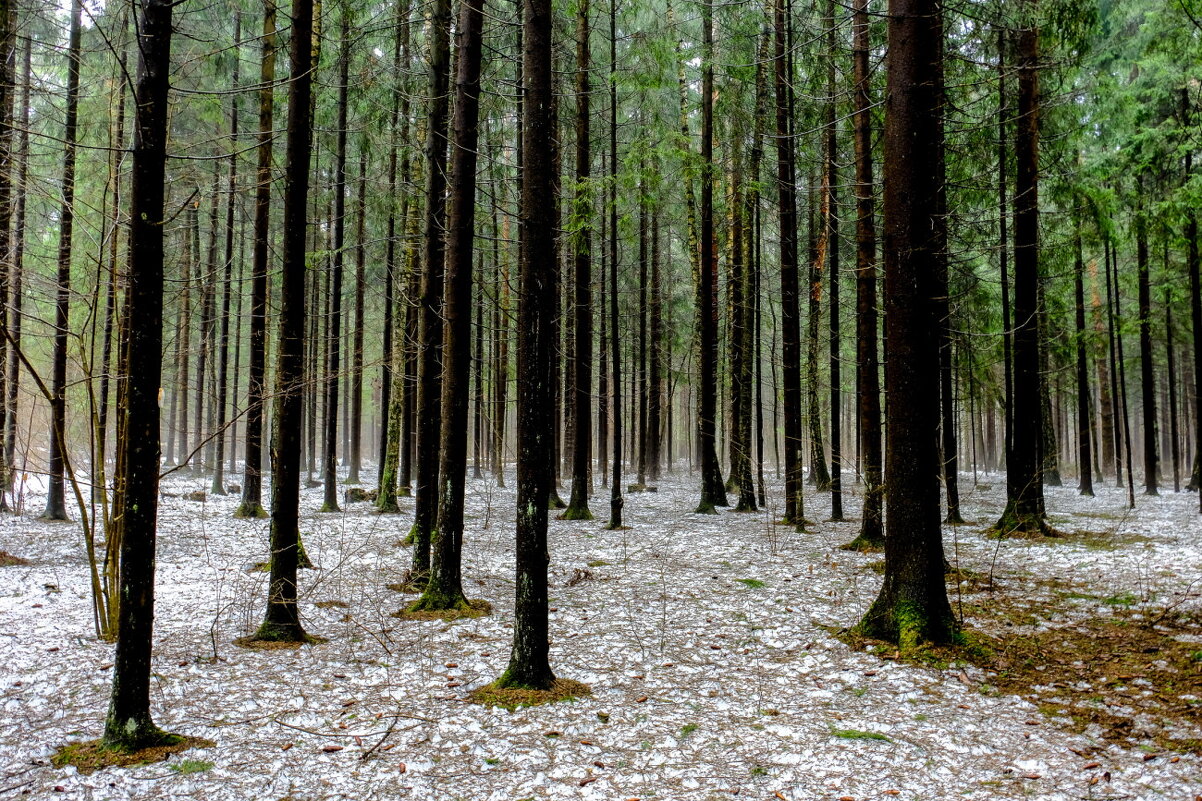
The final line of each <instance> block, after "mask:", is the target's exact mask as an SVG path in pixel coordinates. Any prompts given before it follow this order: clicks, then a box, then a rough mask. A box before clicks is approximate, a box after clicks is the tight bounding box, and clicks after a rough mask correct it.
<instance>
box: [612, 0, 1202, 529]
mask: <svg viewBox="0 0 1202 801" xmlns="http://www.w3.org/2000/svg"><path fill="white" fill-rule="evenodd" d="M617 8H618V4H617V0H610V3H609V231H608V233H609V240H608V243H607V244H608V245H609V336H610V357H611V358H612V360H613V376H612V380H611V381H610V384H611V386H612V387H613V415H614V426H613V451H614V452H613V458H614V462H613V472H612V475H611V476H610V483H609V523H608V525H607V528H609V529H610V530H613V531H616V530H620V529H622V528H623V526H622V505H623V503H624V501H623V499H622V343H621V339H620V337H619V336H618V189H617V184H618V81H617V75H618V22H617V20H618V10H617ZM668 13H669V15H671V6H669V7H668ZM682 91H683V90H682ZM686 133H687V128H686ZM1199 494H1202V493H1199Z"/></svg>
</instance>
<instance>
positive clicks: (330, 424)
mask: <svg viewBox="0 0 1202 801" xmlns="http://www.w3.org/2000/svg"><path fill="white" fill-rule="evenodd" d="M350 13H351V12H350V10H349V9H348V7H347V5H346V4H345V3H344V4H343V5H342V14H341V21H340V28H341V34H340V37H339V40H340V45H339V48H338V122H337V125H338V141H337V145H336V148H337V150H336V151H335V153H334V226H333V227H334V259H333V265H332V269H331V272H330V295H329V308H330V312H329V315H328V316H327V317H326V342H327V343H329V344H328V345H327V347H328V351H327V354H326V359H325V367H326V381H325V391H326V402H325V408H324V409H323V412H324V416H325V429H324V434H325V446H324V447H323V448H322V459H323V464H322V487H323V498H322V503H321V509H320V511H322V512H337V511H339V508H338V458H337V453H338V383H339V378H340V374H339V373H340V370H341V369H342V272H343V258H344V256H345V251H346V134H347V131H346V116H347V91H348V89H349V84H350V63H351V53H350V48H351V21H350Z"/></svg>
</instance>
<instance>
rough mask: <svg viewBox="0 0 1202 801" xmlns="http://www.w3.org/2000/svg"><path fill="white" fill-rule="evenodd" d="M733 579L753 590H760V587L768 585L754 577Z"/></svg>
mask: <svg viewBox="0 0 1202 801" xmlns="http://www.w3.org/2000/svg"><path fill="white" fill-rule="evenodd" d="M735 580H736V581H738V582H739V583H740V584H742V585H743V586H745V587H748V588H749V589H753V590H762V589H764V587H767V586H768V585H767V584H765V583H764V582H762V581H760V580H759V579H754V578H741V579H735Z"/></svg>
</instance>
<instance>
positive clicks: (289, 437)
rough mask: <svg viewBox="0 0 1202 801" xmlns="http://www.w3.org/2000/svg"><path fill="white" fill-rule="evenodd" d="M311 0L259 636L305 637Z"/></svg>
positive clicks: (295, 96) (292, 104) (295, 99)
mask: <svg viewBox="0 0 1202 801" xmlns="http://www.w3.org/2000/svg"><path fill="white" fill-rule="evenodd" d="M312 51H313V0H293V3H292V53H291V60H292V61H291V70H292V74H291V76H290V82H289V84H288V123H287V125H288V128H287V146H286V152H285V156H284V219H283V223H284V228H283V230H284V241H283V253H282V262H283V268H282V270H281V274H280V305H279V320H280V333H279V340H278V344H277V352H276V377H275V399H274V405H273V408H272V421H271V424H272V425H271V427H272V443H271V578H270V584H269V589H268V597H267V614H266V616H265V617H264V620H263V623H262V625H260V626H259V630H258V631H257V632H256V634H255V638H256V639H259V640H267V641H290V642H297V641H307V640H308V639H309V637H308V635H307V634H305V631H304V629H303V628H301V623H300V615H299V613H298V609H297V606H296V569H297V562H298V557H299V555H300V528H299V514H300V461H301V458H300V457H301V396H302V393H303V392H304V389H305V382H306V375H305V370H304V364H303V361H302V355H303V346H304V339H305V312H306V309H305V272H306V265H305V233H306V230H307V228H308V226H307V220H306V212H307V208H306V203H307V200H308V196H309V156H310V154H311V146H312V134H313V131H312V124H311V123H312V118H311V116H310V115H311V105H310V99H311V97H312V92H313V72H314V70H313V67H314V66H315V65H314V64H313V63H312V62H313V58H312V55H313V52H312Z"/></svg>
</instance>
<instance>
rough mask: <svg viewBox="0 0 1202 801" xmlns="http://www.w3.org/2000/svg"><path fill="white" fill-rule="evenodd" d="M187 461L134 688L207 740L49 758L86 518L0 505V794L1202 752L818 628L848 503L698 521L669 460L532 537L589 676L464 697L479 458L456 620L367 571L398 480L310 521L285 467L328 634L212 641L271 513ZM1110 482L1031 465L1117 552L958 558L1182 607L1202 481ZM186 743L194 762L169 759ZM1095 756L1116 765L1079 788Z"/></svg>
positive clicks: (833, 612)
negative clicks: (833, 517)
mask: <svg viewBox="0 0 1202 801" xmlns="http://www.w3.org/2000/svg"><path fill="white" fill-rule="evenodd" d="M366 474H367V475H372V474H374V471H368V472H367V473H366ZM986 482H988V483H986ZM207 484H208V481H207V480H204V479H201V478H198V477H185V476H180V475H179V474H175V475H173V476H171V477H170V478H169V479H168V480H167V481H165V483H164V487H163V490H164V493H167V494H166V495H165V497H164V498H163V506H162V512H161V527H160V536H159V551H158V553H159V557H158V606H157V617H156V625H155V640H156V642H155V663H154V669H155V678H154V682H153V685H152V686H153V696H152V707H153V713H154V715H155V719H156V722H157V723H158V724H159V725H160V726H162V727H163V728H165V729H167V730H170V731H175V732H179V733H185V734H191V735H195V736H199V737H205V738H208V739H211V740H214V741H216V743H217V747H216V748H214V749H208V750H196V751H190V752H187V753H185V754H180V755H176V756H174V757H172V759H171V760H170V761H169V762H167V763H160V764H155V765H148V766H144V767H140V768H133V769H112V768H110V769H106V770H103V771H100V772H97V773H95V774H92V775H90V776H82V775H78V774H76V773H75V770H74V769H73V768H68V769H64V770H60V769H55V768H53V767H51V766H50V765H49V758H50V756H51V755H52V754H53V753H54V751H55V749H56V748H57V747H58V746H60V745H62V744H63V743H65V742H68V741H75V740H84V739H91V738H95V737H97V736H99V734H100V731H101V724H102V719H103V715H104V711H105V708H106V703H107V693H108V690H109V682H110V672H109V671H110V668H111V661H112V647H111V646H110V645H108V644H106V643H103V642H100V641H98V640H97V639H96V638H95V636H94V634H93V629H92V621H91V611H90V603H89V599H88V584H87V580H86V575H87V574H86V570H85V566H86V562H85V557H84V550H83V545H82V537H81V534H80V531H79V527H78V526H77V525H75V524H53V523H45V522H41V521H39V520H37V519H36V518H35V517H34V516H33V515H32V514H27V515H26V516H23V517H9V516H5V517H3V518H0V549H3V550H7V551H10V552H11V553H14V554H16V555H19V556H22V557H24V558H26V559H29V560H31V561H32V562H33V564H32V565H30V566H24V567H5V568H0V798H9V797H13V798H19V797H64V798H86V799H152V798H153V799H158V798H171V799H185V798H203V799H206V800H208V799H211V800H212V801H217V800H218V799H231V800H235V801H243V800H244V799H271V800H272V801H274V799H280V798H285V797H287V798H294V799H305V800H306V801H308V800H310V799H341V798H345V799H388V798H402V799H448V800H449V799H465V800H466V801H486V799H487V800H491V799H498V800H499V799H506V800H507V801H513V800H515V799H524V798H530V799H544V798H548V799H635V798H638V799H651V798H659V799H719V798H733V797H736V796H737V797H740V798H757V799H773V798H781V799H785V800H786V801H802V800H803V799H840V798H844V799H846V798H851V799H857V800H858V799H871V798H881V797H884V798H888V797H896V798H901V799H919V798H922V799H947V798H959V797H964V798H980V799H993V798H1041V799H1078V798H1092V799H1102V798H1116V799H1117V798H1125V799H1132V798H1135V799H1152V798H1168V799H1186V800H1187V801H1188V799H1192V798H1194V797H1195V795H1198V794H1202V760H1200V759H1199V758H1198V757H1197V756H1195V755H1189V754H1183V755H1181V756H1180V759H1179V760H1178V761H1177V762H1171V761H1170V760H1168V759H1165V758H1161V759H1156V760H1152V761H1145V760H1144V758H1143V756H1144V754H1143V752H1142V751H1141V750H1140V749H1139V748H1137V747H1132V748H1121V747H1119V746H1117V745H1113V744H1109V745H1108V744H1106V743H1102V742H1099V741H1092V740H1090V739H1088V738H1086V737H1084V736H1078V735H1073V734H1071V733H1069V732H1067V731H1065V730H1064V729H1062V728H1060V727H1058V726H1057V725H1056V724H1055V723H1053V722H1052V721H1049V720H1047V719H1045V718H1043V717H1042V716H1041V715H1040V714H1039V712H1038V711H1037V709H1036V708H1035V707H1034V706H1033V705H1032V704H1031V703H1028V702H1027V701H1024V700H1023V699H1021V698H1018V697H1016V696H1010V695H996V694H995V693H985V692H982V691H981V686H980V678H981V677H980V676H979V675H977V674H979V673H980V671H976V670H975V669H973V668H969V669H968V670H967V671H963V670H961V669H959V668H953V669H949V670H938V669H936V668H932V667H921V666H913V665H904V664H898V663H895V662H891V661H883V660H880V659H878V658H877V657H876V656H874V655H872V654H871V653H865V652H863V651H855V650H852V649H851V648H849V647H848V646H846V645H844V644H843V643H842V642H840V641H838V640H836V639H834V638H833V637H832V636H831V635H830V634H829V633H828V629H827V628H824V627H829V626H836V627H841V626H848V625H851V624H853V623H855V622H856V620H857V619H858V617H859V616H860V615H861V614H862V613H863V612H864V610H865V609H866V608H867V606H868V604H869V603H870V602H871V600H872V598H873V597H874V595H875V593H876V591H877V589H878V587H879V582H880V577H879V575H877V573H875V572H873V571H872V570H868V569H866V566H867V565H868V564H870V563H871V562H873V561H875V560H878V559H879V558H880V557H879V555H860V554H851V553H847V552H844V551H841V550H839V549H838V546H839V545H841V544H842V543H844V542H847V541H849V540H850V539H852V537H853V536H854V534H855V530H856V527H857V524H856V523H855V522H849V523H837V524H836V523H819V524H818V525H816V526H815V527H814V529H813V531H812V532H810V533H806V534H797V533H795V532H793V531H792V530H791V529H790V528H787V527H780V526H775V525H774V524H773V520H774V519H775V518H777V517H779V514H780V509H779V507H778V506H773V507H772V508H770V509H769V510H767V511H766V512H761V513H757V514H746V515H740V514H735V513H733V512H729V511H725V512H723V513H722V514H720V515H718V516H703V515H696V514H693V513H692V509H693V508H694V506H695V505H696V500H697V479H696V478H695V477H693V478H689V477H687V476H682V477H675V478H668V479H665V480H662V481H660V482H659V492H657V493H647V494H641V495H628V496H627V497H626V507H625V514H626V522H627V523H628V524H629V525H630V529H629V530H628V531H622V532H610V531H606V530H604V518H605V517H606V516H607V515H608V491H607V490H604V491H603V490H600V489H598V494H597V495H596V496H595V497H594V499H593V501H592V510H593V512H594V514H596V515H597V516H598V518H599V520H597V521H594V522H588V523H580V522H564V521H553V522H552V523H551V534H550V543H551V555H552V566H551V583H552V590H551V597H552V607H553V610H554V611H553V613H552V618H551V631H552V638H553V641H552V660H553V661H552V664H553V667H554V669H555V670H556V671H557V673H558V674H559V675H560V676H562V677H564V678H571V679H576V680H579V681H583V682H585V683H587V684H588V685H590V686H591V687H592V689H593V696H592V697H589V698H582V699H579V700H576V701H573V702H566V703H560V704H554V705H549V706H544V707H537V708H527V709H519V710H516V711H513V712H507V711H504V710H498V709H491V708H485V707H481V706H477V705H475V704H472V703H468V702H467V701H466V698H467V694H468V692H469V691H470V690H471V689H472V688H474V687H477V686H479V685H481V684H484V683H487V682H489V681H491V680H492V679H494V678H496V677H497V676H498V675H499V674H500V673H501V671H502V670H503V669H504V667H505V664H506V662H507V660H508V656H509V645H510V638H511V634H512V610H513V599H512V592H513V586H512V570H513V530H512V519H513V504H514V498H513V491H512V489H508V490H503V489H497V488H495V487H494V486H493V482H492V480H491V479H488V478H485V479H481V480H472V481H469V485H468V492H469V505H470V509H469V515H468V521H467V526H468V528H467V531H466V533H465V537H464V542H465V560H464V582H465V587H466V588H467V591H468V594H469V596H470V597H473V598H475V597H479V598H484V599H487V600H489V601H491V602H492V603H493V604H494V607H495V614H494V615H493V616H491V617H487V618H482V619H476V620H463V621H458V622H454V623H441V622H402V621H399V620H397V619H395V618H392V617H390V616H389V614H390V613H391V612H394V611H396V610H398V609H400V608H401V607H402V605H403V604H405V603H406V602H407V601H408V600H409V599H410V598H411V597H412V596H406V595H401V594H398V593H396V592H393V591H391V590H388V589H387V588H386V587H385V585H386V584H388V583H391V582H395V581H397V580H398V579H399V577H400V576H401V574H402V572H403V571H404V569H405V567H406V566H407V564H408V560H409V551H408V550H407V549H404V548H401V547H396V546H395V543H396V542H397V540H398V539H399V538H400V537H401V536H403V535H404V533H405V532H406V531H407V530H408V527H409V522H410V519H411V514H412V501H411V499H404V500H403V501H402V503H403V504H404V509H403V511H402V513H401V514H400V515H397V516H379V515H375V514H372V513H371V511H370V504H365V503H358V504H353V505H351V506H350V507H349V509H348V510H347V511H345V512H344V513H342V514H332V515H331V514H324V515H323V514H318V513H317V508H318V506H319V505H320V502H321V490H320V489H311V490H305V491H304V493H303V501H302V503H303V520H302V529H303V532H304V535H305V543H306V546H307V548H308V551H309V554H310V555H311V556H312V558H313V559H314V561H315V562H316V563H317V564H318V566H319V567H320V569H319V570H313V571H303V572H302V574H301V592H302V601H301V608H302V614H303V616H304V620H305V625H306V626H307V628H308V630H309V631H310V632H311V633H314V634H319V635H322V636H324V637H328V638H329V642H328V643H326V644H322V645H317V646H311V647H305V648H301V649H299V650H296V651H268V652H261V651H247V650H243V649H240V648H238V647H236V646H234V645H232V643H231V641H232V640H233V639H234V638H236V637H238V636H241V635H244V634H247V633H250V632H251V631H252V630H253V629H254V627H255V626H256V624H257V623H258V621H259V620H260V618H261V616H262V614H263V607H264V604H265V598H266V575H265V574H263V573H257V572H248V570H247V568H248V567H249V566H250V565H252V564H253V563H254V562H256V561H260V560H262V559H264V557H265V552H266V538H267V523H266V521H241V520H234V519H232V518H231V512H232V511H233V509H234V508H235V506H236V505H237V498H236V497H235V496H230V497H226V498H218V497H213V496H209V498H208V499H207V500H206V501H205V502H203V503H200V502H194V501H188V500H185V499H184V498H183V497H182V496H183V494H184V493H186V492H189V491H191V490H194V489H207ZM510 486H512V480H510ZM962 487H963V490H962V492H963V494H964V507H965V516H966V517H969V518H970V519H975V520H976V521H977V522H978V523H981V524H987V523H990V522H992V520H993V519H994V518H996V516H997V513H998V511H999V510H1000V505H1001V498H1002V494H1003V492H1004V478H1003V477H1000V476H989V477H987V478H986V477H983V478H982V480H981V484H980V485H979V486H977V487H976V488H975V489H974V487H973V481H972V477H971V475H965V476H964V477H963V480H962ZM1100 493H1101V494H1100V497H1098V498H1096V499H1081V498H1079V497H1078V496H1077V494H1076V492H1075V490H1073V489H1070V488H1064V489H1050V490H1049V493H1048V494H1049V500H1048V506H1049V509H1050V512H1051V515H1052V518H1053V523H1054V524H1055V523H1057V521H1060V522H1063V521H1066V520H1069V519H1070V518H1073V519H1075V521H1076V525H1075V527H1076V528H1089V529H1092V530H1095V531H1099V532H1101V536H1107V537H1113V538H1115V539H1116V541H1117V542H1119V543H1120V547H1118V548H1117V549H1101V548H1096V547H1090V545H1089V544H1088V543H1076V542H1074V543H1063V544H1059V545H1057V546H1055V547H1052V546H1049V545H1047V544H1043V543H1037V542H1035V543H1033V542H1024V541H1004V542H999V541H997V540H992V539H988V538H986V537H985V536H983V534H982V533H981V531H980V527H979V526H965V527H960V528H957V529H955V530H953V529H951V528H948V529H947V542H948V555H949V559H952V560H954V561H958V563H959V564H960V565H961V566H963V567H966V568H971V569H972V570H974V571H978V572H981V573H992V574H993V575H994V576H995V577H996V579H997V580H998V581H999V582H1000V583H1001V584H1002V585H1003V586H1006V585H1008V586H1009V587H1010V588H1011V589H1012V590H1013V591H1015V592H1018V593H1021V592H1023V591H1024V590H1025V589H1026V588H1028V587H1029V588H1030V590H1031V591H1032V592H1037V591H1040V590H1039V586H1040V585H1039V584H1038V582H1041V581H1046V580H1051V579H1052V578H1053V577H1055V579H1056V580H1057V581H1062V582H1066V583H1069V584H1072V585H1073V586H1086V587H1092V588H1094V589H1095V590H1096V592H1097V593H1098V594H1101V595H1104V596H1109V595H1111V594H1115V593H1130V594H1131V595H1132V596H1134V598H1135V599H1136V600H1137V602H1138V601H1148V602H1153V603H1159V604H1161V605H1163V604H1166V603H1170V602H1171V603H1175V604H1178V606H1179V607H1180V608H1188V607H1189V605H1190V604H1193V606H1194V607H1195V609H1196V607H1197V606H1198V602H1197V600H1196V589H1195V591H1194V592H1195V596H1194V597H1193V598H1190V597H1185V596H1184V595H1182V593H1183V592H1184V591H1185V589H1186V587H1187V585H1188V584H1189V582H1190V581H1196V580H1198V579H1199V578H1200V577H1202V522H1200V520H1199V517H1198V515H1197V513H1196V504H1197V497H1196V496H1194V495H1190V494H1181V495H1173V494H1171V493H1169V494H1166V495H1165V496H1164V497H1161V498H1158V499H1148V498H1144V497H1140V498H1139V507H1138V509H1137V510H1136V511H1135V512H1134V514H1132V515H1128V514H1127V510H1126V508H1125V497H1124V495H1123V494H1122V493H1121V492H1120V491H1119V490H1116V489H1114V488H1109V487H1104V488H1101V490H1100ZM778 502H779V499H778ZM41 504H42V500H41V498H39V497H37V496H36V495H34V496H31V497H30V498H29V499H28V504H27V508H28V509H30V510H32V511H33V514H36V512H37V511H40V509H41ZM847 506H848V515H849V517H854V515H855V514H856V513H857V512H858V508H859V501H858V498H855V497H851V495H850V493H849V495H848V497H847ZM828 511H829V500H828V499H827V498H825V497H819V496H817V495H816V494H814V493H809V494H808V495H807V512H808V514H809V516H810V517H811V518H813V519H815V520H820V519H821V518H823V517H825V515H826V513H827V512H828ZM1075 513H1080V514H1083V515H1093V516H1094V517H1093V518H1084V517H1081V516H1080V515H1076V516H1075V517H1074V515H1075ZM1083 520H1087V522H1088V523H1089V525H1083V524H1082V521H1083ZM745 579H746V580H751V581H743V580H745ZM761 582H762V586H761V585H760V583H761ZM1195 587H1196V585H1195ZM1174 593H1177V595H1174ZM952 600H953V605H955V604H956V602H957V597H956V592H955V589H954V588H953V594H952ZM323 601H340V602H343V603H345V604H349V606H348V607H346V608H341V607H339V606H328V605H327V606H324V607H319V606H318V603H319V602H323ZM969 622H970V623H971V622H972V621H971V620H970V621H969ZM856 732H862V733H869V732H871V733H876V734H879V735H883V736H884V737H886V738H888V739H875V738H868V737H866V736H864V735H860V736H855V733H856ZM1195 736H1196V735H1195ZM327 746H342V750H338V751H333V752H327V751H325V750H324V749H325V747H327ZM1094 748H1097V749H1098V750H1096V751H1095V750H1092V749H1094ZM1071 749H1076V751H1074V750H1071ZM369 752H370V754H369ZM1078 752H1082V753H1091V754H1092V756H1090V757H1089V759H1088V760H1087V759H1086V758H1085V757H1082V756H1080V755H1079V753H1078ZM365 757H366V758H365ZM186 759H190V760H203V761H204V762H206V763H207V762H211V763H212V767H210V768H208V769H203V768H204V765H203V764H201V765H197V764H196V763H195V762H193V763H191V767H193V768H197V767H199V768H202V769H201V770H199V771H198V772H191V773H189V772H187V770H180V767H181V766H182V765H184V763H183V760H186ZM1087 761H1096V762H1098V763H1100V765H1099V767H1097V768H1094V769H1089V768H1087V765H1086V763H1087ZM1101 771H1108V772H1109V774H1110V781H1109V782H1106V781H1101V782H1099V783H1097V784H1090V779H1091V778H1092V777H1097V776H1098V775H1099V774H1100V772H1101Z"/></svg>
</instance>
